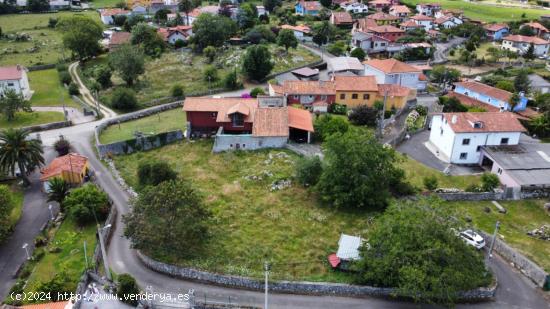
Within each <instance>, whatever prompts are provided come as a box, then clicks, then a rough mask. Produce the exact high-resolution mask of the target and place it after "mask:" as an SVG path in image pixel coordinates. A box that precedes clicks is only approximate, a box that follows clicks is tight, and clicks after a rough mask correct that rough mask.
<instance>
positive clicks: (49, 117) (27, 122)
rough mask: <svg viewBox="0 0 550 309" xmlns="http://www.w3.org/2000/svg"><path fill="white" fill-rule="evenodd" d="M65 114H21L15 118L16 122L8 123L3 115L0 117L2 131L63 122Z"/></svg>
mask: <svg viewBox="0 0 550 309" xmlns="http://www.w3.org/2000/svg"><path fill="white" fill-rule="evenodd" d="M64 119H65V117H63V113H60V112H32V113H26V112H19V113H17V114H16V116H15V120H13V121H9V122H8V121H7V120H6V118H5V117H4V116H3V115H2V116H0V129H9V128H20V127H27V126H34V125H38V124H44V123H50V122H57V121H63V120H64Z"/></svg>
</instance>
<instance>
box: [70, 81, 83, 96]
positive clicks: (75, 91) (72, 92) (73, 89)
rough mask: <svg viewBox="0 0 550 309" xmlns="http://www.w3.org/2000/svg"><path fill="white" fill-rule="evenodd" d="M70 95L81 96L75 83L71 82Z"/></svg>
mask: <svg viewBox="0 0 550 309" xmlns="http://www.w3.org/2000/svg"><path fill="white" fill-rule="evenodd" d="M69 94H70V95H79V94H80V91H79V90H78V86H77V85H76V84H75V83H73V82H71V83H70V84H69Z"/></svg>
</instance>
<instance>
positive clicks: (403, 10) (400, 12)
mask: <svg viewBox="0 0 550 309" xmlns="http://www.w3.org/2000/svg"><path fill="white" fill-rule="evenodd" d="M389 13H390V15H393V16H396V17H399V21H401V22H403V21H404V20H405V19H407V17H408V16H409V14H410V13H411V10H410V9H409V8H408V7H407V6H406V5H394V6H391V7H390V11H389Z"/></svg>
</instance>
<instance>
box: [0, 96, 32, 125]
mask: <svg viewBox="0 0 550 309" xmlns="http://www.w3.org/2000/svg"><path fill="white" fill-rule="evenodd" d="M19 111H24V112H32V109H31V102H30V101H27V100H25V99H24V98H23V95H21V94H19V93H17V92H15V90H13V89H8V90H7V91H6V92H4V96H2V97H1V98H0V113H1V114H4V116H5V117H6V119H7V120H8V121H12V120H13V119H15V114H16V113H17V112H19Z"/></svg>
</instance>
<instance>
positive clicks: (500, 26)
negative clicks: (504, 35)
mask: <svg viewBox="0 0 550 309" xmlns="http://www.w3.org/2000/svg"><path fill="white" fill-rule="evenodd" d="M483 29H485V30H487V31H491V32H497V31H499V30H501V29H508V25H507V24H489V25H485V26H483Z"/></svg>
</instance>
